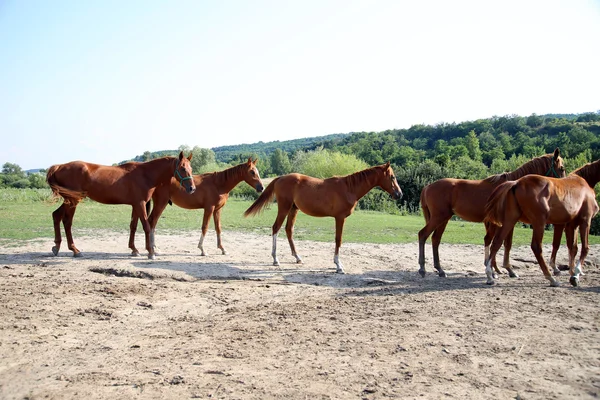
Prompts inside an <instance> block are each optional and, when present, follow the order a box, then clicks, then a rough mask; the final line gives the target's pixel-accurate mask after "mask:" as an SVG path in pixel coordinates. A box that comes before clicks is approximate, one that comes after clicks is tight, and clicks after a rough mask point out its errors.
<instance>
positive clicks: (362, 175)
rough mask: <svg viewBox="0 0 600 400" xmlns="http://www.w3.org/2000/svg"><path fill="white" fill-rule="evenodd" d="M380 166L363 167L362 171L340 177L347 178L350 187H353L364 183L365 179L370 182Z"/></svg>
mask: <svg viewBox="0 0 600 400" xmlns="http://www.w3.org/2000/svg"><path fill="white" fill-rule="evenodd" d="M377 168H379V167H371V168H367V169H363V170H362V171H358V172H354V173H353V174H350V175H346V176H343V177H340V178H342V179H345V180H346V183H347V184H348V187H350V188H353V187H355V186H357V185H359V184H363V183H364V182H365V181H367V182H369V181H370V179H371V177H373V176H374V175H375V174H376V172H377Z"/></svg>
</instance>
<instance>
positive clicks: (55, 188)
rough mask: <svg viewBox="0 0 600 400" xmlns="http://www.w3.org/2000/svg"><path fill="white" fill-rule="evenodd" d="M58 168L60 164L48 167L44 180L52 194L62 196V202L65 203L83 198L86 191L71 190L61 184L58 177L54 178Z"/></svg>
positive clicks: (73, 202)
mask: <svg viewBox="0 0 600 400" xmlns="http://www.w3.org/2000/svg"><path fill="white" fill-rule="evenodd" d="M59 168H60V165H53V166H51V167H50V168H48V172H46V182H47V183H48V185H49V186H50V189H51V190H52V194H53V195H54V196H55V197H59V196H60V197H62V198H63V199H64V202H65V203H67V204H70V203H72V204H77V203H79V202H80V201H81V200H83V199H84V198H85V197H86V196H87V192H83V191H79V190H72V189H69V188H66V187H64V186H62V185H61V184H60V183H59V182H58V179H57V178H56V172H57V171H58V169H59Z"/></svg>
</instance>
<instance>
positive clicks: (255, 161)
mask: <svg viewBox="0 0 600 400" xmlns="http://www.w3.org/2000/svg"><path fill="white" fill-rule="evenodd" d="M252 162H253V163H254V165H256V163H257V162H258V157H256V158H255V159H254V161H252Z"/></svg>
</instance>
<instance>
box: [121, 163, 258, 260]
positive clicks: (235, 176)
mask: <svg viewBox="0 0 600 400" xmlns="http://www.w3.org/2000/svg"><path fill="white" fill-rule="evenodd" d="M257 161H258V160H257V159H255V160H254V161H252V158H251V157H250V158H248V161H247V162H245V163H241V164H238V165H236V166H235V167H231V168H228V169H226V170H223V171H219V172H210V173H206V174H202V175H194V176H193V178H194V184H195V185H196V191H195V192H194V194H192V195H191V196H190V195H187V194H186V193H185V191H184V190H182V189H181V187H180V185H179V184H178V183H177V181H176V180H175V179H172V180H171V184H170V185H167V186H165V187H161V188H158V189H157V190H155V191H154V194H153V195H152V201H153V202H154V208H153V209H152V213H151V214H150V217H149V222H150V227H151V229H152V232H154V231H155V229H156V224H157V222H158V219H159V218H160V215H161V214H162V212H163V211H164V209H165V207H166V205H167V203H170V202H173V203H175V204H176V205H178V206H179V207H181V208H186V209H188V210H195V209H199V208H203V209H204V218H203V220H202V236H200V241H199V242H198V248H199V249H200V250H201V252H202V253H201V255H203V256H205V255H206V252H205V251H204V247H203V245H202V244H203V243H204V237H205V236H206V232H207V231H208V223H209V221H210V217H211V215H212V216H214V222H215V231H216V232H217V248H219V249H221V253H222V254H227V253H226V251H225V248H223V244H222V242H221V210H222V209H223V207H224V206H225V204H226V203H227V199H228V198H229V192H231V190H232V189H233V188H234V187H236V186H237V184H238V183H240V182H242V181H244V182H246V183H247V184H248V185H250V186H251V187H252V188H254V189H255V190H256V191H257V192H259V193H260V192H262V191H263V184H262V181H261V180H260V175H259V173H258V169H257V168H256V162H257ZM137 222H138V221H137V218H132V220H131V225H130V234H129V248H131V250H132V255H134V256H135V255H139V252H138V251H137V249H136V248H135V244H134V238H135V231H136V228H137Z"/></svg>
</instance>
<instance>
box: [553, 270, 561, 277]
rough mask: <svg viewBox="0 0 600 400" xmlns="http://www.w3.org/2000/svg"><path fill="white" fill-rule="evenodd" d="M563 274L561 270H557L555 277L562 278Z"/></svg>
mask: <svg viewBox="0 0 600 400" xmlns="http://www.w3.org/2000/svg"><path fill="white" fill-rule="evenodd" d="M561 275H562V272H561V270H560V269H557V270H556V271H554V276H561Z"/></svg>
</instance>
